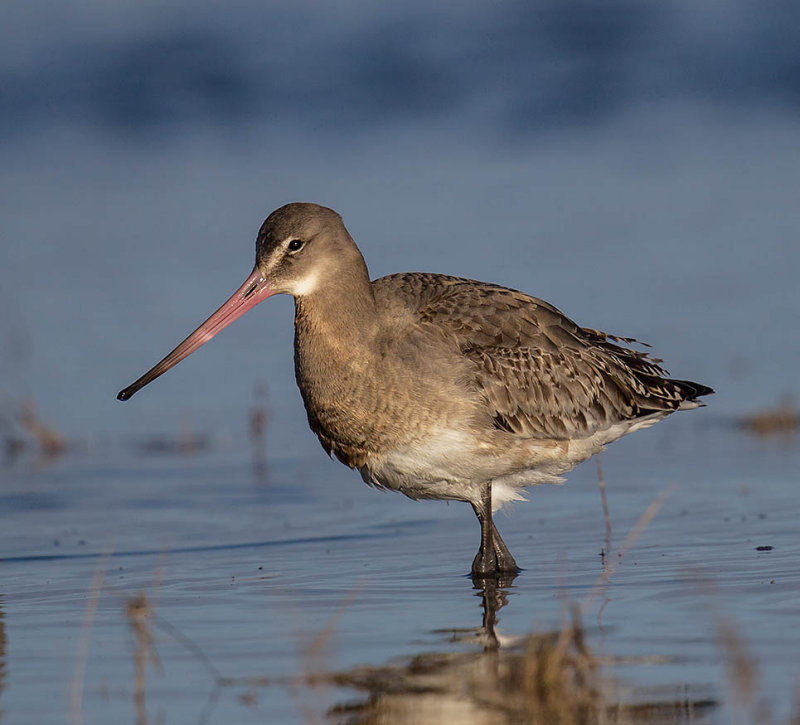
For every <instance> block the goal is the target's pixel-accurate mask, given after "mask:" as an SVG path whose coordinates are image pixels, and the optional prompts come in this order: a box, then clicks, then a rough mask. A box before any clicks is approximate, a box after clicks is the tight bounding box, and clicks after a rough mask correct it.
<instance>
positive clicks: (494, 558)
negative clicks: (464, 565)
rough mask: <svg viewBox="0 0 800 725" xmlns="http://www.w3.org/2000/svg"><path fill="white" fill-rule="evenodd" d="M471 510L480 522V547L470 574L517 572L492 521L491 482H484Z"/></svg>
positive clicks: (515, 564)
mask: <svg viewBox="0 0 800 725" xmlns="http://www.w3.org/2000/svg"><path fill="white" fill-rule="evenodd" d="M472 510H473V511H474V512H475V515H476V516H477V517H478V521H480V524H481V548H480V549H479V550H478V553H477V554H476V556H475V559H474V560H473V562H472V575H473V576H477V577H485V576H492V575H496V574H498V573H500V572H513V573H515V574H516V573H517V572H518V571H519V567H518V566H517V562H515V561H514V557H513V556H511V552H510V551H509V550H508V547H507V546H506V544H505V542H504V541H503V539H502V537H501V536H500V534H499V532H498V531H497V528H496V527H495V525H494V522H493V521H492V484H491V482H486V483H484V484H483V488H482V490H481V500H480V502H478V503H473V504H472Z"/></svg>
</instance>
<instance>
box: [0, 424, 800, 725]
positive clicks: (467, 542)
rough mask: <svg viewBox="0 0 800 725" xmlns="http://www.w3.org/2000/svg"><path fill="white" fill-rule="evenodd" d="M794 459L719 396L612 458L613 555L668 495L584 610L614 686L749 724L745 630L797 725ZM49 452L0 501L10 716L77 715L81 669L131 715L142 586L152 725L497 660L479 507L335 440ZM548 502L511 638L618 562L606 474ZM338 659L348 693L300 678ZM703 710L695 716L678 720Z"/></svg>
mask: <svg viewBox="0 0 800 725" xmlns="http://www.w3.org/2000/svg"><path fill="white" fill-rule="evenodd" d="M798 459H800V449H798V447H797V446H795V445H785V444H779V443H777V442H773V441H769V440H767V441H763V440H758V439H751V438H749V437H746V436H745V435H744V434H743V433H741V432H739V431H737V430H734V429H732V428H729V427H726V426H724V425H720V424H715V421H714V418H713V416H712V415H710V414H708V413H707V411H706V410H703V411H697V412H695V413H694V414H691V415H690V414H686V415H683V416H682V417H677V416H676V418H675V419H674V420H670V421H667V422H665V423H662V424H660V425H659V426H657V427H656V428H655V429H653V430H650V431H646V432H643V433H639V434H637V435H635V436H631V437H630V438H629V439H626V440H623V441H621V442H620V443H618V444H617V445H616V446H615V447H614V448H613V449H612V450H611V451H609V452H608V453H606V454H604V456H603V458H602V463H603V473H604V480H605V482H606V485H607V488H608V504H609V509H610V515H611V522H612V551H611V552H610V556H609V557H608V560H609V561H615V557H616V556H617V554H616V552H618V551H619V550H620V547H621V546H622V542H623V540H624V539H625V537H626V535H627V533H628V532H629V531H630V530H631V529H632V527H633V526H634V524H635V522H636V520H637V519H638V518H639V516H640V515H641V514H642V513H643V512H644V511H645V509H647V507H648V506H649V505H650V504H651V503H652V501H653V500H654V499H655V498H656V496H657V495H658V494H659V493H661V492H664V491H666V490H670V491H672V494H671V496H670V497H669V498H668V499H667V500H666V501H665V503H664V504H663V506H662V508H661V509H660V510H659V511H658V513H657V514H656V516H655V518H654V519H653V520H652V522H650V523H649V525H648V526H647V527H646V528H645V529H644V531H643V532H642V534H641V536H640V537H639V538H638V540H636V541H635V542H634V543H633V544H632V545H631V546H630V548H629V550H627V552H624V556H623V557H622V559H621V560H620V561H618V562H617V563H615V565H614V566H615V567H616V570H615V571H613V573H612V574H611V576H610V582H609V583H608V586H607V587H606V588H604V589H602V590H601V591H599V592H597V591H595V594H597V595H598V596H596V597H595V598H593V599H592V600H591V601H590V602H589V605H588V608H587V609H586V611H585V612H584V614H583V624H584V626H585V629H586V633H585V636H586V642H587V646H588V648H589V649H590V650H591V651H592V652H593V653H594V654H595V655H597V656H598V657H601V658H603V661H604V662H606V664H605V665H604V674H606V675H608V677H610V678H611V677H613V678H614V680H615V682H616V688H615V689H614V691H613V694H611V695H609V696H611V697H613V698H615V699H616V701H623V702H662V703H663V702H670V701H673V700H684V701H688V702H694V703H696V705H697V709H696V719H695V720H694V721H701V722H706V721H708V722H729V721H731V718H732V717H735V713H741V712H742V705H741V704H738V703H736V701H735V700H734V699H732V693H731V687H732V683H734V682H735V680H734V679H733V676H732V675H731V674H730V673H729V672H728V671H727V670H726V666H725V663H726V660H727V659H728V658H730V657H731V656H733V655H734V654H736V652H735V651H733V650H730V649H729V647H726V645H724V644H723V643H721V642H720V641H719V637H718V634H717V629H718V627H719V625H720V622H722V621H725V622H730V623H732V624H733V625H734V627H735V630H736V632H738V633H739V635H741V637H742V638H743V640H744V641H745V642H746V650H747V653H748V654H747V658H748V659H749V660H750V661H751V663H752V664H753V665H754V666H755V667H756V668H757V670H758V680H757V685H756V687H755V690H754V694H753V695H752V699H751V701H750V703H749V705H747V706H748V707H755V704H754V703H756V702H757V701H758V702H762V703H766V704H767V705H768V706H769V707H770V708H771V709H772V711H773V712H774V713H775V716H776V720H775V721H776V722H782V721H785V720H786V718H787V717H788V713H789V712H790V710H791V706H792V698H793V695H794V688H795V685H796V683H797V679H798V676H800V660H798V656H797V652H798V651H800V634H798V630H797V627H796V622H797V616H798V613H799V612H798V601H800V598H799V597H798V594H799V593H800V592H799V590H800V573H798V569H797V566H796V562H797V560H798V555H800V545H798V541H797V537H796V521H797V506H796V502H795V487H796V470H797V465H798V463H799V462H800V461H799V460H798ZM31 465H32V463H31V462H30V461H18V462H17V463H15V464H14V466H13V467H12V468H10V469H8V470H7V471H6V479H7V480H6V482H5V484H4V487H3V491H2V493H1V494H0V512H2V513H1V514H0V516H1V517H2V520H1V522H0V547H1V548H2V551H3V552H4V555H3V560H2V564H1V566H2V571H3V591H2V599H0V608H1V609H2V614H3V616H2V620H0V622H2V627H3V635H4V636H3V637H2V638H0V642H4V648H3V650H2V651H0V673H2V674H0V693H1V694H0V703H1V704H2V713H3V714H2V719H3V720H7V721H8V722H13V723H40V722H57V721H59V720H64V719H68V718H65V715H66V714H68V713H69V712H70V701H71V697H72V696H74V693H75V689H74V688H75V687H76V684H75V683H76V678H77V674H76V673H78V672H81V671H82V670H83V668H84V665H85V678H84V684H83V688H82V690H80V691H81V692H82V699H81V712H82V716H83V721H84V722H86V723H92V722H97V723H101V722H110V721H115V722H124V721H130V720H133V719H134V718H135V717H136V716H135V713H136V709H135V703H134V691H135V690H136V687H135V653H136V638H135V636H134V634H133V630H132V628H131V620H130V619H129V618H128V617H127V616H126V613H125V609H126V604H127V603H128V602H130V600H132V599H133V598H134V597H136V596H137V595H138V594H140V593H144V594H146V597H147V600H148V602H149V606H150V607H152V612H153V613H154V615H155V616H154V617H152V618H151V619H150V620H149V621H150V626H151V627H152V632H153V637H154V639H153V644H152V646H153V649H154V650H155V651H156V652H157V655H158V661H159V663H160V671H159V670H158V669H154V668H153V667H152V664H150V665H148V669H147V671H146V681H145V682H146V684H145V687H144V694H145V700H144V702H145V705H144V708H145V709H144V710H143V711H142V710H140V711H139V715H140V717H139V720H138V721H139V722H141V721H142V720H141V716H142V713H145V714H146V717H147V718H149V719H148V721H153V722H158V721H159V718H161V719H162V721H166V722H176V721H178V722H194V721H198V722H226V721H227V722H230V721H235V722H263V721H264V720H267V721H270V722H273V721H285V722H291V721H309V720H311V721H314V720H315V719H322V718H324V717H325V713H326V712H327V711H328V710H329V709H330V708H332V707H334V706H337V705H341V704H342V703H349V704H351V705H352V704H353V702H359V701H361V702H362V703H363V702H366V700H365V699H364V698H366V696H367V695H366V694H364V693H361V694H359V693H358V692H357V691H354V690H350V689H348V687H346V686H344V685H343V684H342V683H345V684H347V683H353V684H357V683H359V682H360V683H361V686H362V687H363V686H364V685H363V679H364V678H363V676H361V677H360V678H358V677H350V678H349V679H348V676H344V675H342V674H341V673H346V672H347V671H348V670H350V669H351V668H353V667H355V666H357V665H367V666H372V667H382V666H385V665H387V664H392V663H393V665H394V666H396V667H400V671H401V672H403V671H404V670H403V667H402V665H403V662H404V661H405V660H404V659H403V658H411V657H414V656H415V655H420V654H426V653H427V654H431V653H439V654H441V653H447V652H450V653H453V655H454V656H455V655H458V653H464V652H481V651H483V644H482V642H483V640H481V639H480V636H479V634H480V633H479V632H478V631H477V630H479V628H480V626H481V623H482V616H483V613H482V609H481V603H482V598H481V592H480V591H479V590H476V589H475V588H473V583H472V581H471V580H470V579H469V578H468V577H467V576H465V572H466V571H467V570H468V567H469V563H470V561H471V558H472V554H473V553H474V551H473V549H475V548H476V547H477V543H478V527H477V523H476V522H475V521H474V518H473V515H472V513H471V512H470V511H469V510H468V508H467V507H466V506H463V505H446V504H441V503H430V502H426V503H415V502H412V501H408V500H406V499H404V498H403V497H401V496H398V495H391V494H386V493H381V492H376V491H372V490H370V489H369V488H367V487H366V486H364V485H363V484H362V483H361V482H360V481H359V479H358V477H357V476H356V475H355V474H353V473H352V472H349V471H348V470H347V469H345V468H344V467H342V466H340V465H338V464H335V463H333V462H331V461H329V460H327V458H326V457H325V456H324V455H323V454H322V453H321V452H320V453H319V454H318V455H309V456H308V457H306V458H302V459H291V460H289V459H287V460H283V461H280V460H276V461H269V463H268V467H267V469H266V471H261V472H260V473H258V474H257V473H256V472H255V471H254V470H253V468H252V467H251V465H250V461H249V458H248V456H247V451H245V450H238V451H237V450H232V451H230V452H228V453H226V454H214V453H207V454H199V455H196V456H193V457H183V458H180V457H163V458H143V457H141V456H138V455H137V456H132V455H130V454H129V453H128V452H126V451H125V450H124V448H123V449H122V450H118V451H116V452H113V451H111V452H108V453H107V455H106V456H105V457H104V458H103V460H98V458H97V457H89V456H87V457H85V458H82V459H79V458H77V457H76V458H72V459H67V460H63V461H58V462H55V463H53V464H52V465H50V466H48V467H47V468H44V469H39V470H36V469H32V468H31ZM530 498H531V501H530V503H526V504H517V505H516V506H515V507H514V508H513V509H512V510H511V511H510V512H509V515H508V516H505V515H503V514H500V515H499V517H498V520H499V526H500V529H501V531H502V532H503V535H504V537H505V539H506V541H507V542H508V544H509V547H510V548H511V549H512V551H513V552H514V554H515V555H516V557H517V560H518V561H519V562H520V563H521V565H523V566H524V567H525V570H524V571H523V572H522V573H521V574H520V575H519V576H518V577H517V578H516V579H515V580H514V581H513V583H512V584H511V585H510V586H508V587H507V588H506V601H507V604H506V605H505V606H504V607H502V608H501V609H499V611H497V613H496V615H497V618H498V623H497V635H498V637H499V639H500V641H501V642H502V643H504V644H510V643H511V642H512V641H513V639H514V638H516V637H520V636H523V635H526V634H528V633H530V632H548V631H553V630H557V629H558V628H559V627H560V626H561V624H562V623H563V616H564V603H565V602H581V601H585V599H586V597H587V595H590V593H591V592H592V591H593V590H594V588H595V585H596V584H597V583H598V580H599V577H600V576H601V574H602V571H603V566H602V561H601V557H600V556H599V553H600V551H601V549H603V548H604V547H605V528H604V520H603V515H602V509H601V505H600V495H599V492H598V487H597V475H596V469H595V467H594V464H593V463H592V462H590V463H589V464H585V465H583V466H582V467H580V468H579V469H577V470H576V471H575V472H574V473H573V474H572V475H571V477H570V480H569V483H568V484H567V485H565V486H550V487H539V488H537V489H534V490H532V491H531V496H530ZM759 546H770V547H772V549H771V550H769V551H758V550H757V547H759ZM98 573H102V576H103V580H102V584H100V585H98V584H97V582H95V583H94V584H93V577H95V576H96V575H97V574H98ZM93 596H96V597H97V602H96V603H97V608H96V611H95V612H94V613H93V614H92V615H90V620H89V622H88V624H87V611H89V610H90V609H91V601H92V598H93ZM463 630H467V631H466V632H464V631H463ZM459 632H460V633H461V634H460V636H454V634H456V633H459ZM323 633H327V634H326V635H324V636H323ZM462 640H466V641H462ZM187 641H190V642H191V643H192V644H187ZM315 642H316V644H315ZM84 648H85V650H84ZM309 650H313V653H310V651H309ZM84 651H85V654H82V652H84ZM199 652H202V655H201V654H199ZM84 657H85V660H84ZM205 658H207V661H208V662H210V663H211V664H210V666H209V665H207V663H206V659H205ZM398 658H400V659H399V660H398ZM626 663H627V664H626ZM209 667H210V668H211V669H209ZM331 673H340V676H339V677H338V679H336V680H335V681H336V683H337V684H336V686H333V685H331V684H330V683H328V684H327V685H324V686H323V685H318V686H314V687H310V686H308V684H307V683H305V682H304V680H303V678H304V677H308V676H309V675H313V674H319V675H323V674H327V675H331ZM215 678H230V679H229V680H226V682H227V684H223V685H221V686H218V685H217V684H215ZM44 683H46V684H47V691H48V692H49V693H50V696H48V697H47V698H42V697H40V696H39V693H41V692H42V689H41V688H42V686H43V684H44ZM71 693H72V694H71ZM395 695H397V693H395ZM462 699H463V698H462ZM712 702H713V703H717V704H716V705H714V706H711V705H710V704H709V703H712ZM703 703H706V704H705V706H704V705H703ZM417 704H419V703H417ZM462 704H463V702H462ZM415 707H416V706H415ZM731 708H733V712H734V715H731V712H732V711H731ZM421 711H422V710H420V712H421ZM701 713H702V718H701V717H700V714H701ZM331 717H333V715H331ZM76 721H77V720H76ZM477 721H480V720H477ZM684 721H687V722H688V721H690V719H687V715H686V711H685V710H684V711H682V715H681V716H680V717H677V716H675V717H671V718H667V719H666V720H665V722H684ZM743 721H748V720H747V719H746V718H745V719H744V720H743Z"/></svg>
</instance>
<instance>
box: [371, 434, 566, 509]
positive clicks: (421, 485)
mask: <svg viewBox="0 0 800 725" xmlns="http://www.w3.org/2000/svg"><path fill="white" fill-rule="evenodd" d="M505 435H506V434H502V436H498V438H499V439H501V440H502V442H504V443H507V444H509V445H505V446H503V445H498V440H497V439H492V438H491V437H489V438H487V437H485V436H479V437H476V436H471V435H470V434H469V433H467V432H463V431H460V430H454V429H451V428H443V429H439V430H437V431H435V432H434V433H433V434H430V435H428V436H426V437H425V438H424V439H423V440H420V441H415V442H413V443H409V444H406V445H403V446H399V447H397V448H394V449H392V450H389V451H384V452H382V453H380V454H370V455H369V456H368V458H367V462H366V463H365V464H364V465H363V466H361V467H360V468H359V470H360V471H361V476H362V478H363V479H364V480H365V481H366V482H367V483H369V484H372V485H374V486H377V487H379V488H386V489H390V490H393V491H399V492H400V493H403V494H405V495H406V496H408V497H410V498H414V499H441V500H451V501H468V502H472V503H477V502H479V501H480V498H481V492H482V488H483V484H484V483H485V482H487V481H493V482H494V483H493V486H492V499H493V503H494V507H495V508H497V507H499V506H501V505H502V504H503V503H505V502H507V501H511V500H520V499H523V498H524V497H523V496H522V493H521V489H522V488H524V487H525V486H532V485H536V484H539V483H558V482H560V481H561V479H560V478H558V476H557V474H558V473H561V472H563V470H564V467H563V465H561V464H560V463H559V461H556V462H554V451H553V447H552V446H547V445H543V444H533V443H532V442H531V441H527V442H525V444H523V445H521V442H514V443H513V444H510V443H511V441H510V440H503V437H505ZM556 458H557V459H560V458H561V456H559V455H556ZM568 468H572V466H571V465H570V466H568Z"/></svg>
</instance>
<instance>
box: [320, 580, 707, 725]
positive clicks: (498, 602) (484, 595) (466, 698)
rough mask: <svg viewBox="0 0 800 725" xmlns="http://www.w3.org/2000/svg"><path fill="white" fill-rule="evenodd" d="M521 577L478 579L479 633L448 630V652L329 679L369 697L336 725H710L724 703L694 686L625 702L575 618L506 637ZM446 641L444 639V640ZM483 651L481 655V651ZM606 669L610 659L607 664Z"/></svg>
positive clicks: (345, 708)
mask: <svg viewBox="0 0 800 725" xmlns="http://www.w3.org/2000/svg"><path fill="white" fill-rule="evenodd" d="M514 578H515V576H514V575H509V576H504V577H502V578H495V577H487V578H478V577H476V578H474V579H473V587H474V589H475V590H476V593H477V596H479V597H480V598H481V607H482V609H483V618H482V622H481V626H480V627H476V628H473V629H459V630H447V634H448V635H449V637H448V639H449V641H450V642H458V643H460V644H465V645H467V644H471V645H473V646H471V647H465V648H463V649H460V648H453V647H442V648H440V649H441V651H437V652H423V653H420V654H418V655H415V656H413V657H410V658H409V659H408V660H406V661H403V662H400V663H399V664H398V663H397V662H396V661H395V662H393V663H391V664H389V665H386V666H374V667H370V666H363V667H357V668H355V669H352V670H348V671H344V672H333V673H330V674H329V675H327V677H322V678H321V679H322V680H326V681H328V682H329V684H335V685H336V686H337V687H344V688H347V689H352V690H358V691H360V692H363V693H365V694H366V695H367V697H366V698H365V699H364V700H361V701H356V702H353V701H349V702H346V703H342V704H339V705H335V706H334V707H332V708H330V710H329V711H328V713H327V718H328V721H329V722H333V723H342V724H344V723H347V724H348V725H359V724H362V723H363V724H364V725H366V724H368V723H369V724H370V725H372V724H374V723H392V725H412V724H413V725H433V724H434V723H435V724H436V725H440V724H441V723H461V724H463V725H506V724H510V723H519V722H542V723H565V724H566V723H570V724H575V725H577V724H578V723H587V724H588V723H598V722H605V723H608V724H609V725H633V723H651V724H654V723H658V724H659V725H670V724H673V723H674V724H675V725H677V724H678V723H686V722H689V721H691V722H706V720H705V719H704V718H706V717H707V716H708V715H709V713H710V712H711V711H712V710H713V709H714V708H716V707H717V702H716V701H715V700H714V699H713V698H712V697H709V696H708V694H707V693H704V692H701V691H700V690H695V689H694V688H692V687H691V686H687V685H686V684H676V685H675V687H674V688H664V687H661V688H659V689H658V691H654V692H648V691H646V690H644V689H641V688H635V687H634V688H626V690H625V702H621V701H620V700H621V699H622V698H621V696H620V694H619V690H618V689H616V688H615V686H614V681H613V680H611V679H610V678H609V677H607V676H606V675H605V674H604V672H603V667H602V666H601V665H602V663H601V661H600V659H599V658H598V657H596V656H595V655H594V654H593V652H592V651H591V650H590V649H589V646H588V644H587V639H588V637H587V635H586V633H585V631H584V630H583V628H582V627H581V624H580V622H579V621H578V620H577V616H576V617H575V618H574V619H573V621H572V623H571V624H569V625H567V626H565V627H564V628H562V629H561V630H559V631H554V632H543V633H538V634H528V635H524V636H519V637H509V636H506V635H501V634H498V632H497V623H498V621H499V617H498V612H499V611H500V610H501V609H502V608H503V607H505V606H506V605H507V604H508V594H509V590H510V589H511V588H512V587H513V581H514ZM440 633H444V632H443V631H440ZM476 641H478V642H479V643H480V644H482V647H480V648H476V647H475V646H474V644H475V642H476ZM604 659H608V658H607V657H606V658H604Z"/></svg>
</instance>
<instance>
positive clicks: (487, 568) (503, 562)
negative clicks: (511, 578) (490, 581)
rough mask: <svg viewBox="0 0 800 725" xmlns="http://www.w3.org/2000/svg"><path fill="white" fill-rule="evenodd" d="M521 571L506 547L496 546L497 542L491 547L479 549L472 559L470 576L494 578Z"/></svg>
mask: <svg viewBox="0 0 800 725" xmlns="http://www.w3.org/2000/svg"><path fill="white" fill-rule="evenodd" d="M520 571H521V569H520V568H519V567H518V566H517V562H516V561H514V557H513V556H511V553H510V552H509V551H508V549H507V548H506V547H505V545H503V546H498V545H497V542H495V545H494V546H492V547H491V548H488V549H484V547H481V549H480V550H479V551H478V553H477V554H476V555H475V559H474V560H473V561H472V576H473V578H476V579H486V578H489V577H492V578H496V577H499V576H501V575H508V574H511V575H516V574H518V573H519V572H520Z"/></svg>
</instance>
